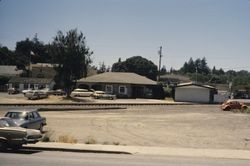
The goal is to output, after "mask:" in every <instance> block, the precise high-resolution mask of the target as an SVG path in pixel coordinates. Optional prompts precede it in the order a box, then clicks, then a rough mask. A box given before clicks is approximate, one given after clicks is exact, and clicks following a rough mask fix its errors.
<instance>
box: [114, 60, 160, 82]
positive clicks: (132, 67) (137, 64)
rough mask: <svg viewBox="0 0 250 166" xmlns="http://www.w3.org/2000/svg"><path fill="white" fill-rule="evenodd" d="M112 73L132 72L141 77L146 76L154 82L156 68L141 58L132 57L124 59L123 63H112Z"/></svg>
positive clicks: (150, 62)
mask: <svg viewBox="0 0 250 166" xmlns="http://www.w3.org/2000/svg"><path fill="white" fill-rule="evenodd" d="M112 71H113V72H133V73H137V74H139V75H142V76H146V77H148V78H150V79H152V80H156V77H157V72H158V71H157V66H156V65H155V64H154V63H153V62H152V61H149V60H147V59H146V58H143V57H141V56H133V57H131V58H128V59H126V61H124V62H119V61H118V62H117V63H114V64H113V66H112Z"/></svg>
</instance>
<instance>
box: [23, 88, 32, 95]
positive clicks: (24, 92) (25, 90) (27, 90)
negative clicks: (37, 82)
mask: <svg viewBox="0 0 250 166" xmlns="http://www.w3.org/2000/svg"><path fill="white" fill-rule="evenodd" d="M30 91H32V89H24V90H22V93H23V95H25V94H26V93H27V92H30Z"/></svg>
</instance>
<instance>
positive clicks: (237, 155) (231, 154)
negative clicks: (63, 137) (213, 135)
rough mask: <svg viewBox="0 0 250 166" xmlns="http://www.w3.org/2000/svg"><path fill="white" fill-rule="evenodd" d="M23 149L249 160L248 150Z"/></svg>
mask: <svg viewBox="0 0 250 166" xmlns="http://www.w3.org/2000/svg"><path fill="white" fill-rule="evenodd" d="M24 147H25V149H32V150H44V151H66V152H83V153H111V154H135V155H157V156H182V157H201V158H224V159H244V160H250V150H235V149H193V148H170V147H147V146H120V145H119V146H116V145H96V144H95V145H87V144H68V143H52V142H49V143H37V144H34V145H26V146H24Z"/></svg>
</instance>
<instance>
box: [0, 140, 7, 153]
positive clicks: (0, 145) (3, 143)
mask: <svg viewBox="0 0 250 166" xmlns="http://www.w3.org/2000/svg"><path fill="white" fill-rule="evenodd" d="M7 147H8V144H7V143H6V141H3V140H1V141H0V151H2V152H3V151H6V150H7Z"/></svg>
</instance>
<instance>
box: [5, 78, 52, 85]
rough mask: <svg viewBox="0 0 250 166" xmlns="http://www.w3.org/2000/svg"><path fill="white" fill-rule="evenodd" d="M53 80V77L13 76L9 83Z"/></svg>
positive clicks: (36, 82)
mask: <svg viewBox="0 0 250 166" xmlns="http://www.w3.org/2000/svg"><path fill="white" fill-rule="evenodd" d="M52 81H53V79H51V78H30V77H13V78H11V79H10V80H9V83H22V84H29V83H30V84H49V83H51V82H52Z"/></svg>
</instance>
